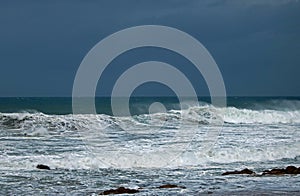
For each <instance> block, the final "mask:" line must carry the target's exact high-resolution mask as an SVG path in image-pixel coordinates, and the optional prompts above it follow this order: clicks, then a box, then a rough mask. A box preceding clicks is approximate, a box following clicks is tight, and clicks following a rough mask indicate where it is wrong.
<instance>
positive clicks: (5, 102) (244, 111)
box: [0, 97, 300, 195]
mask: <svg viewBox="0 0 300 196" xmlns="http://www.w3.org/2000/svg"><path fill="white" fill-rule="evenodd" d="M95 102H96V109H97V113H98V114H72V98H0V140H1V143H0V145H1V148H0V172H1V175H0V195H98V194H99V193H100V192H102V191H104V190H108V189H113V188H118V187H121V186H123V187H126V188H131V189H139V190H140V192H139V193H137V195H202V194H203V195H262V194H265V195H274V194H277V195H287V194H289V195H300V188H299V187H300V175H281V176H259V175H250V176H249V175H228V176H223V175H222V173H224V172H226V171H234V170H242V169H244V168H248V169H251V170H253V171H255V172H256V173H258V174H260V173H262V172H263V171H264V170H266V169H272V168H285V167H286V166H289V165H294V166H296V167H300V150H299V149H300V97H229V98H227V107H226V108H224V107H223V108H220V107H215V106H213V105H211V104H210V98H209V97H204V98H199V105H198V106H194V105H188V103H187V104H186V105H187V107H185V108H184V109H180V105H179V101H178V99H177V98H176V97H133V98H131V99H130V112H131V116H114V115H113V114H112V110H111V105H110V98H96V101H95ZM156 102H159V103H161V104H163V105H164V106H165V109H166V111H165V112H159V111H158V112H155V110H154V111H153V112H150V113H149V107H150V106H151V104H152V103H156ZM154 109H155V108H154ZM38 164H44V165H48V166H49V167H50V168H51V170H40V169H37V168H36V166H37V165H38ZM164 184H175V185H178V186H184V187H185V188H170V189H161V188H158V187H159V186H161V185H164Z"/></svg>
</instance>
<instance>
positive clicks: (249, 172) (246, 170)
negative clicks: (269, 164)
mask: <svg viewBox="0 0 300 196" xmlns="http://www.w3.org/2000/svg"><path fill="white" fill-rule="evenodd" d="M233 174H255V172H254V171H252V170H250V169H248V168H246V169H243V170H241V171H237V170H235V171H228V172H225V173H223V174H222V175H223V176H225V175H233Z"/></svg>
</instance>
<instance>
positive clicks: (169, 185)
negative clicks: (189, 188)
mask: <svg viewBox="0 0 300 196" xmlns="http://www.w3.org/2000/svg"><path fill="white" fill-rule="evenodd" d="M157 188H159V189H169V188H181V189H185V188H186V187H184V186H178V185H176V184H164V185H161V186H159V187H157Z"/></svg>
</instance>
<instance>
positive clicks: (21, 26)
mask: <svg viewBox="0 0 300 196" xmlns="http://www.w3.org/2000/svg"><path fill="white" fill-rule="evenodd" d="M299 19H300V1H298V0H273V1H271V0H253V1H248V0H204V1H198V0H195V1H194V0H190V1H185V0H164V1H158V0H157V1H150V0H148V1H138V0H123V1H122V0H119V1H115V0H109V1H108V0H107V1H105V0H103V1H96V0H87V1H83V0H72V1H71V0H70V1H66V0H63V1H58V0H53V1H38V0H36V1H33V0H27V1H22V0H19V1H16V0H3V1H1V2H0V24H1V26H0V68H1V71H0V96H1V97H7V96H13V97H23V96H29V97H35V96H44V97H48V96H72V88H73V81H74V78H75V75H76V71H77V69H78V67H79V65H80V63H81V61H82V60H83V58H84V57H85V55H86V54H87V53H88V52H89V50H91V49H92V47H93V46H94V45H96V44H97V43H98V42H99V41H101V40H102V39H104V38H105V37H107V36H109V35H111V34H112V33H115V32H117V31H120V30H122V29H125V28H129V27H133V26H137V25H164V26H170V27H173V28H177V29H179V30H181V31H184V32H186V33H188V34H190V35H191V36H193V37H194V38H196V39H197V40H198V41H199V42H201V43H202V44H203V45H204V46H205V47H206V48H207V50H208V51H209V52H210V54H211V55H212V56H213V58H214V59H215V61H216V63H217V65H218V67H219V69H220V71H221V74H222V76H223V79H224V83H225V87H226V92H227V95H229V96H300V77H299V76H300V20H299ZM150 60H156V61H162V62H167V63H169V64H171V65H173V66H174V67H177V68H178V69H180V71H182V72H183V73H184V74H185V75H186V76H187V78H189V80H190V81H191V83H192V84H193V86H194V88H195V90H196V92H197V93H198V94H199V95H200V96H202V95H203V96H205V95H209V91H208V88H207V85H206V83H205V81H204V80H203V77H202V75H201V73H199V72H197V70H196V69H195V67H193V65H192V64H191V63H190V62H189V61H188V60H186V59H185V58H184V57H182V56H180V55H178V54H176V53H174V52H172V51H168V50H165V49H161V48H151V47H146V48H139V49H133V50H131V51H127V52H125V53H124V54H122V55H120V56H118V57H116V58H115V59H114V60H113V61H112V62H111V63H110V64H109V66H108V67H107V69H106V70H105V71H104V72H103V75H102V76H101V78H100V80H99V82H98V86H97V92H96V95H97V96H109V95H110V94H111V90H112V87H113V85H114V83H115V81H116V80H117V79H118V77H119V76H120V75H121V74H122V73H123V72H124V71H125V70H126V69H128V68H130V67H131V66H134V65H135V64H137V63H141V62H143V61H150ZM166 77H172V76H166ZM135 93H136V94H137V95H149V96H151V95H169V94H172V91H171V90H170V89H169V88H168V87H166V86H163V85H158V84H155V83H147V84H144V85H143V86H140V87H138V88H137V89H136V91H135Z"/></svg>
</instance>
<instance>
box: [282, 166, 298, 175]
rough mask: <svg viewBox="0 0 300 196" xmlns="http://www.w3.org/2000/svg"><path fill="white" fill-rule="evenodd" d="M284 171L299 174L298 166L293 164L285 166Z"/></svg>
mask: <svg viewBox="0 0 300 196" xmlns="http://www.w3.org/2000/svg"><path fill="white" fill-rule="evenodd" d="M285 172H286V173H287V174H299V170H298V168H297V167H295V166H287V167H286V168H285Z"/></svg>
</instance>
